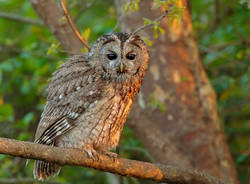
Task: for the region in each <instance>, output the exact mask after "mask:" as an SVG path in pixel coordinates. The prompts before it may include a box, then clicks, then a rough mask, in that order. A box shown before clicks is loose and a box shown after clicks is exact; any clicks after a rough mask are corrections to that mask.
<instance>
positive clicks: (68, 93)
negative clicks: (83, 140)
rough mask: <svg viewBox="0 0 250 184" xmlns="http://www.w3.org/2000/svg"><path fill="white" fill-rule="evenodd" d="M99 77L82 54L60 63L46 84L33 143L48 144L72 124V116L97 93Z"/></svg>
mask: <svg viewBox="0 0 250 184" xmlns="http://www.w3.org/2000/svg"><path fill="white" fill-rule="evenodd" d="M99 78H100V76H98V75H97V74H96V72H95V71H94V70H93V69H92V68H91V66H90V65H89V64H88V62H87V58H86V56H84V55H81V56H74V57H73V58H70V59H68V60H67V61H66V62H65V63H64V64H63V65H61V67H60V69H59V70H57V71H56V72H55V73H54V74H53V77H52V79H51V81H50V84H49V86H48V88H47V92H48V97H47V103H46V105H45V108H44V111H43V113H42V115H41V120H40V122H39V125H38V128H37V132H36V136H35V142H36V143H40V144H46V145H52V144H54V140H55V139H56V138H57V137H58V136H60V135H63V134H65V133H66V132H67V131H69V130H71V129H72V128H74V127H75V120H76V119H77V118H78V117H79V116H80V115H81V114H82V113H84V111H85V109H86V108H88V106H89V105H90V104H91V103H93V102H94V101H96V100H97V99H98V98H99V97H100V94H101V88H102V87H101V85H99V84H98V81H99Z"/></svg>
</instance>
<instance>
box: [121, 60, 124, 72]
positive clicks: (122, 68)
mask: <svg viewBox="0 0 250 184" xmlns="http://www.w3.org/2000/svg"><path fill="white" fill-rule="evenodd" d="M123 70H124V66H123V63H122V62H121V65H120V71H121V73H122V72H123Z"/></svg>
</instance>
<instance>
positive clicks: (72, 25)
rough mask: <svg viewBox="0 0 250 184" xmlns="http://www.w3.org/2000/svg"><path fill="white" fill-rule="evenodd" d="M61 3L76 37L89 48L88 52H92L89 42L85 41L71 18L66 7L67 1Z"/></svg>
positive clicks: (62, 0)
mask: <svg viewBox="0 0 250 184" xmlns="http://www.w3.org/2000/svg"><path fill="white" fill-rule="evenodd" d="M60 3H61V6H62V9H63V12H64V15H65V16H66V18H67V20H68V22H69V24H70V26H71V28H72V30H73V31H74V32H75V34H76V36H77V37H78V39H79V40H80V41H81V42H82V44H83V45H84V46H85V47H87V48H88V50H90V46H89V44H88V42H87V40H85V39H84V38H83V37H82V36H81V34H80V33H79V31H78V30H77V28H76V26H75V24H74V23H73V21H72V19H71V16H70V14H69V12H68V10H67V5H66V0H60Z"/></svg>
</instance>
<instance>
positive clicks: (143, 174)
mask: <svg viewBox="0 0 250 184" xmlns="http://www.w3.org/2000/svg"><path fill="white" fill-rule="evenodd" d="M0 153H3V154H9V155H12V156H19V157H23V158H29V159H39V160H44V161H48V162H54V163H57V164H60V165H62V166H63V165H76V166H85V167H92V168H95V169H99V170H103V171H108V172H112V173H116V174H120V175H126V176H134V177H137V178H144V179H151V180H154V181H157V182H167V183H169V184H226V183H225V182H223V181H221V180H218V179H216V178H214V177H211V176H209V175H207V174H204V173H201V172H198V171H189V170H186V169H181V168H177V167H173V166H166V165H162V164H151V163H147V162H140V161H136V160H128V159H123V158H112V157H110V156H107V155H105V154H101V153H100V154H98V155H95V158H94V159H92V158H89V157H88V154H87V153H86V152H83V151H81V150H78V149H65V148H59V147H52V146H45V145H41V144H35V143H30V142H24V141H16V140H11V139H6V138H0Z"/></svg>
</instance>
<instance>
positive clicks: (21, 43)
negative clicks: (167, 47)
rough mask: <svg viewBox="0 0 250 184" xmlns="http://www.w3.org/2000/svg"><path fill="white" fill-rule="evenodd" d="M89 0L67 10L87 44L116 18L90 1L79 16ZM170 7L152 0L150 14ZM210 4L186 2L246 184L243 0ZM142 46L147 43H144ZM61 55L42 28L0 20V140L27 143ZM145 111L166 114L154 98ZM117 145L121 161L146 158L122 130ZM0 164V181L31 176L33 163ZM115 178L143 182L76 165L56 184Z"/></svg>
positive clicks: (26, 6) (207, 0)
mask: <svg viewBox="0 0 250 184" xmlns="http://www.w3.org/2000/svg"><path fill="white" fill-rule="evenodd" d="M87 2H89V1H88V0H81V1H80V0H78V1H72V4H71V3H68V4H69V10H70V12H71V14H72V17H73V19H74V18H75V19H74V20H75V22H76V24H77V27H78V28H80V32H82V35H83V36H84V38H85V39H88V40H89V42H90V43H93V41H94V40H96V39H97V37H99V36H100V35H101V34H103V33H107V32H111V31H112V29H113V27H114V25H115V24H116V22H115V21H116V20H115V19H116V13H115V7H114V5H113V4H112V2H111V1H96V3H95V4H94V5H93V6H92V7H90V8H89V9H87V10H85V11H84V12H83V13H82V14H79V12H81V11H82V9H84V5H85V4H86V3H87ZM176 2H177V1H176V0H171V1H160V0H155V1H154V3H155V4H154V8H159V7H162V6H163V7H165V8H167V7H168V6H169V4H167V3H172V4H174V3H176ZM215 2H216V1H212V0H204V1H192V4H191V6H190V7H191V12H192V18H193V26H194V30H195V33H196V37H197V40H198V43H199V46H200V50H201V57H202V60H203V62H204V66H205V67H206V70H207V72H208V75H209V77H210V80H211V82H212V84H213V86H214V88H215V90H216V92H217V95H218V103H219V110H220V114H221V117H222V122H223V124H224V127H225V130H226V133H227V135H228V140H229V142H230V148H231V152H232V154H233V157H234V159H235V161H236V164H237V168H238V172H239V176H240V179H241V181H242V183H246V182H247V179H248V178H250V168H249V165H248V164H249V162H250V158H249V147H250V142H249V140H250V117H249V115H250V103H249V101H250V93H249V91H250V65H249V64H250V63H249V60H250V49H249V46H248V45H249V43H250V41H249V32H250V27H249V24H248V21H249V19H250V11H249V9H248V5H247V3H245V1H241V2H238V1H236V0H233V1H230V2H228V1H226V0H221V1H220V3H221V4H219V5H217V6H218V7H217V8H216V3H215ZM139 8H140V1H139V0H134V1H128V3H127V4H125V5H123V9H124V11H125V12H126V11H127V12H128V11H131V12H132V11H136V10H138V9H139ZM0 11H4V12H13V13H16V14H19V15H22V16H27V17H31V18H36V19H37V18H38V17H37V16H36V14H35V12H34V11H33V9H32V7H31V5H30V3H29V1H19V0H12V1H9V0H1V1H0ZM173 11H176V9H173ZM131 12H129V13H131ZM181 13H182V10H178V11H177V14H175V15H178V16H181ZM86 17H91V18H87V19H86ZM144 20H145V24H148V23H150V22H151V23H153V24H154V26H155V27H154V26H153V29H155V33H154V34H155V36H156V34H157V33H158V32H161V33H164V30H163V29H162V28H160V27H159V23H158V22H155V23H154V22H152V20H150V19H144ZM62 21H63V20H62ZM166 36H167V35H166ZM156 37H157V36H156ZM145 40H146V42H148V44H152V42H151V41H150V40H147V38H145ZM83 52H84V51H83ZM65 57H66V54H65V51H63V50H62V48H61V47H60V45H59V43H58V42H57V41H56V40H55V38H54V37H53V36H52V34H51V33H50V31H49V30H48V29H47V28H45V27H38V26H36V25H32V24H24V23H21V22H15V21H10V20H5V19H1V18H0V86H1V88H0V136H2V137H9V138H15V139H19V140H30V141H31V140H33V136H34V133H35V129H36V126H37V123H38V121H39V116H40V113H41V111H42V109H43V106H44V104H45V94H44V89H45V87H46V85H47V80H48V78H49V77H50V76H51V73H52V72H53V71H55V70H56V68H57V67H58V66H59V65H60V64H61V63H62V62H63V59H64V58H65ZM149 105H150V106H151V107H152V108H158V109H161V110H162V111H164V112H165V111H166V107H164V106H162V104H161V103H159V102H158V101H155V99H153V98H152V99H151V103H150V104H149ZM121 145H122V146H121V147H120V154H121V155H122V156H124V157H127V158H133V159H137V160H140V159H142V160H150V157H149V155H148V154H147V152H146V151H145V149H143V147H142V145H141V144H140V143H139V141H138V140H137V139H136V138H135V137H134V135H133V134H132V132H131V130H130V129H129V128H128V127H125V130H124V131H123V135H122V139H121ZM0 162H1V165H0V178H12V177H13V178H14V177H15V178H17V177H19V178H23V177H31V175H32V168H33V166H32V164H29V165H28V167H27V168H25V161H24V160H23V159H20V158H15V159H13V158H10V157H8V156H4V155H0ZM114 177H115V179H116V180H118V181H119V180H123V182H124V183H148V181H147V182H145V181H141V180H136V179H133V178H126V177H123V179H121V178H122V177H117V176H113V175H110V174H107V173H104V172H99V171H96V170H93V169H89V168H80V167H65V168H63V169H62V173H61V174H60V176H59V177H57V178H56V179H55V180H57V181H59V182H62V183H64V182H65V183H69V182H71V183H76V184H77V183H82V181H84V183H98V184H102V183H110V181H111V180H113V179H114Z"/></svg>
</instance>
